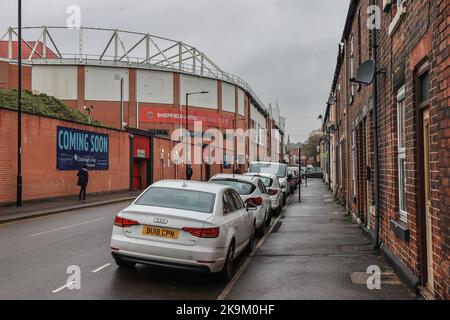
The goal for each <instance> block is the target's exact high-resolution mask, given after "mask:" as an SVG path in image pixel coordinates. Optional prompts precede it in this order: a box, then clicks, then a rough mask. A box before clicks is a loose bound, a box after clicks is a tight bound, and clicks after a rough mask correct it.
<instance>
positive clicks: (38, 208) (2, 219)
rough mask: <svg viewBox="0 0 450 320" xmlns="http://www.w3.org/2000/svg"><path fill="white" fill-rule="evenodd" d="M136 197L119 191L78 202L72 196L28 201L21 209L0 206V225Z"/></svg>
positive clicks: (132, 192) (130, 193)
mask: <svg viewBox="0 0 450 320" xmlns="http://www.w3.org/2000/svg"><path fill="white" fill-rule="evenodd" d="M138 195H139V192H135V191H121V192H112V193H101V194H88V195H87V197H86V200H80V199H79V198H78V196H73V197H64V198H59V199H50V200H39V201H30V202H26V203H24V204H23V206H21V207H17V206H16V205H7V206H0V224H2V223H8V222H12V221H16V220H22V219H30V218H36V217H41V216H45V215H49V214H57V213H63V212H68V211H73V210H79V209H83V208H92V207H97V206H102V205H107V204H113V203H119V202H124V201H129V200H133V199H135V198H136V197H137V196H138Z"/></svg>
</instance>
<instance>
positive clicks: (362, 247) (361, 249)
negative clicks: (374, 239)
mask: <svg viewBox="0 0 450 320" xmlns="http://www.w3.org/2000/svg"><path fill="white" fill-rule="evenodd" d="M353 248H354V249H355V251H357V252H367V251H373V249H374V248H373V245H372V244H363V245H360V246H354V247H353Z"/></svg>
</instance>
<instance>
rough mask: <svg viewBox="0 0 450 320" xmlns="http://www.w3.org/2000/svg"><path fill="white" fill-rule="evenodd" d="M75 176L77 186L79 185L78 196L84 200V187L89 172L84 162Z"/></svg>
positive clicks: (85, 186) (86, 183)
mask: <svg viewBox="0 0 450 320" xmlns="http://www.w3.org/2000/svg"><path fill="white" fill-rule="evenodd" d="M77 177H78V183H77V186H79V187H80V193H79V194H78V198H80V199H82V200H86V188H87V185H88V182H89V172H88V170H87V165H86V164H84V165H83V167H82V168H81V169H80V170H78V173H77Z"/></svg>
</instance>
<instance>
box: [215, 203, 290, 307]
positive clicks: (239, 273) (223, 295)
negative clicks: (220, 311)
mask: <svg viewBox="0 0 450 320" xmlns="http://www.w3.org/2000/svg"><path fill="white" fill-rule="evenodd" d="M292 199H293V197H291V201H289V203H290V202H292ZM286 210H287V206H286ZM282 216H283V213H280V215H279V216H278V217H277V219H276V220H274V221H273V223H272V225H271V227H270V229H269V231H268V232H267V233H266V234H265V235H264V236H263V237H262V238H261V239H260V240H259V242H258V244H257V245H256V246H255V248H254V249H253V251H252V252H251V253H250V255H249V256H248V257H247V258H246V259H245V261H244V263H243V264H242V265H241V267H240V268H239V270H238V271H237V272H236V274H235V275H234V277H233V278H232V279H231V280H230V282H228V284H227V286H226V287H225V289H223V290H222V292H221V293H220V295H219V296H218V297H217V300H225V298H226V297H227V296H228V294H229V293H230V291H231V289H233V287H234V286H235V284H236V282H237V281H238V280H239V278H240V277H241V276H242V274H243V273H244V271H245V269H247V267H248V265H249V264H250V262H251V261H252V259H253V257H254V256H255V254H256V252H257V251H258V250H259V248H260V247H261V246H262V244H263V243H264V241H265V240H266V239H267V237H268V236H269V235H270V234H271V233H272V231H273V229H274V228H275V226H276V225H277V223H278V221H280V219H281V217H282Z"/></svg>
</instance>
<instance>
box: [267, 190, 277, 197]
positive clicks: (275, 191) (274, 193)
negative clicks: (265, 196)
mask: <svg viewBox="0 0 450 320" xmlns="http://www.w3.org/2000/svg"><path fill="white" fill-rule="evenodd" d="M277 193H278V190H275V189H269V196H275V195H276V194H277Z"/></svg>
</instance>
